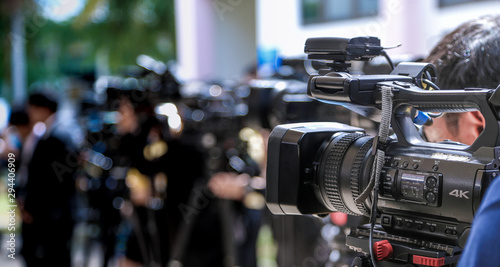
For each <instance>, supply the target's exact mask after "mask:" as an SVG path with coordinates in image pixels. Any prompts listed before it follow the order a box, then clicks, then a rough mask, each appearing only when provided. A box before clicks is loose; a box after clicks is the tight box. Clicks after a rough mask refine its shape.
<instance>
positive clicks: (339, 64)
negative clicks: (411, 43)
mask: <svg viewBox="0 0 500 267" xmlns="http://www.w3.org/2000/svg"><path fill="white" fill-rule="evenodd" d="M382 49H383V48H382V47H381V46H380V40H379V39H378V38H376V37H356V38H352V39H346V38H309V39H308V40H307V41H306V44H305V49H304V51H305V52H306V53H307V54H308V58H309V59H320V60H324V61H326V62H327V63H326V64H324V65H323V66H324V67H326V68H328V69H326V68H324V69H320V70H319V75H312V76H311V77H310V78H309V82H308V89H307V93H308V95H309V96H310V97H312V98H315V99H317V100H319V101H322V102H326V103H329V104H336V105H342V106H344V107H346V108H348V109H350V110H352V111H355V112H357V113H359V114H361V115H363V116H365V117H368V118H371V119H373V120H376V121H380V99H381V96H380V87H381V86H389V87H392V88H393V93H394V98H393V100H394V104H393V116H392V121H391V124H392V127H393V129H394V132H395V133H396V135H397V137H398V142H399V143H400V144H401V145H407V146H409V145H414V146H420V147H432V148H445V149H452V150H460V151H465V152H469V153H475V152H477V151H478V150H480V148H482V147H485V148H489V150H488V149H483V150H482V152H481V153H486V154H484V156H485V157H486V158H490V157H491V151H492V149H491V148H493V147H497V146H500V126H499V117H500V92H499V91H500V90H498V89H476V88H468V89H457V90H432V91H431V90H424V89H422V88H425V82H423V80H424V79H423V74H427V75H429V73H430V76H433V77H435V69H434V66H432V64H428V63H409V62H407V63H400V64H399V65H398V66H397V67H396V69H394V70H393V72H392V73H391V74H389V75H358V76H353V75H350V74H349V73H347V66H349V65H350V63H349V61H351V60H363V61H366V60H369V59H370V58H373V57H375V56H378V55H380V53H381V51H382ZM432 82H434V80H433V79H432ZM499 88H500V87H499ZM412 108H416V109H418V110H420V111H423V112H466V111H473V110H479V111H480V112H481V114H482V115H483V116H484V119H485V127H484V130H483V132H482V133H481V134H480V136H479V137H478V138H477V139H476V141H475V142H474V143H473V144H472V145H471V146H468V147H467V146H461V145H457V144H452V143H450V142H448V143H447V144H446V143H445V144H442V143H441V144H440V143H429V142H425V141H424V140H423V139H422V138H421V136H420V134H419V133H418V131H417V129H416V127H415V125H414V123H413V119H412V118H411V115H410V114H411V109H412ZM479 157H480V155H479Z"/></svg>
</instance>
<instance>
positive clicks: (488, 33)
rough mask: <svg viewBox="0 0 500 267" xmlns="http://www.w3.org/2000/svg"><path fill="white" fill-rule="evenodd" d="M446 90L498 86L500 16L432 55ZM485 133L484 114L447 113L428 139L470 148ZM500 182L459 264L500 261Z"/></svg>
mask: <svg viewBox="0 0 500 267" xmlns="http://www.w3.org/2000/svg"><path fill="white" fill-rule="evenodd" d="M426 61H427V62H430V63H433V64H434V65H435V66H436V69H437V75H438V83H439V84H438V86H439V87H440V88H442V89H461V88H467V87H475V88H496V87H497V86H498V85H499V83H500V64H499V63H500V16H498V15H496V16H484V17H480V18H478V19H474V20H471V21H469V22H466V23H464V24H462V25H460V26H459V27H458V28H457V29H455V30H454V31H452V32H451V33H449V34H447V35H446V36H445V37H444V38H443V39H442V40H441V41H440V42H439V43H438V44H437V46H436V47H435V48H434V49H433V50H432V51H431V53H430V55H429V57H428V58H427V59H426ZM483 129H484V118H483V116H482V115H481V113H480V112H479V111H473V112H464V113H447V114H445V115H444V116H443V117H441V118H437V119H435V120H434V124H433V125H432V126H427V127H424V128H423V134H424V135H425V137H426V138H427V140H428V141H431V142H439V141H443V140H446V139H450V140H453V141H458V142H460V143H464V144H467V145H470V144H472V143H473V142H474V140H476V138H477V137H478V136H479V135H480V134H481V132H482V131H483ZM498 190H500V181H499V180H498V179H496V180H495V181H493V182H492V184H491V185H490V186H489V188H488V190H487V193H486V195H485V196H484V198H483V200H482V202H481V206H480V208H479V210H478V212H477V214H476V216H475V218H474V222H473V224H472V231H471V233H470V236H469V239H468V241H467V245H466V247H465V249H464V253H463V255H462V257H461V260H460V262H459V266H491V265H492V264H495V263H497V262H499V261H500V256H499V255H500V254H499V253H498V252H499V251H500V242H499V241H498V240H499V239H500V232H498V231H495V230H494V229H497V227H498V222H499V221H500V208H499V207H500V205H499V204H500V195H499V194H497V193H496V192H498Z"/></svg>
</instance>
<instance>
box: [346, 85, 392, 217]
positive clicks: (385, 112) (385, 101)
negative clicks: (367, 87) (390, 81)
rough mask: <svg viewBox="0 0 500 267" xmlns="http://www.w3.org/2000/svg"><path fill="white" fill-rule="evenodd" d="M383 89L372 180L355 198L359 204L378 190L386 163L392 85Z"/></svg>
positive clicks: (373, 152) (382, 87) (373, 151)
mask: <svg viewBox="0 0 500 267" xmlns="http://www.w3.org/2000/svg"><path fill="white" fill-rule="evenodd" d="M381 91H382V119H381V120H380V127H379V132H378V136H376V137H375V140H374V142H373V146H372V155H374V156H375V159H374V161H373V167H372V171H371V175H370V182H369V183H368V186H367V187H366V188H365V189H364V190H363V192H362V193H361V194H360V195H359V196H358V197H357V198H356V199H355V201H356V203H358V204H359V203H363V202H364V201H365V200H366V198H368V196H369V195H370V193H371V192H372V191H374V190H377V191H378V187H375V185H376V184H378V183H379V178H380V172H381V171H382V166H383V165H384V159H385V149H386V144H387V139H388V138H389V129H390V125H391V116H392V97H393V94H392V87H389V86H381ZM372 213H373V211H372Z"/></svg>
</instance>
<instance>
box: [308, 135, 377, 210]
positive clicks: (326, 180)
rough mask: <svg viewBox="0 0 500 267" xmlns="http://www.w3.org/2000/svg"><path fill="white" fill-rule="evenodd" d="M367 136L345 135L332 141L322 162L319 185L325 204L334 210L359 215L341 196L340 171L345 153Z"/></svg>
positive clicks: (324, 153) (325, 151) (324, 151)
mask: <svg viewBox="0 0 500 267" xmlns="http://www.w3.org/2000/svg"><path fill="white" fill-rule="evenodd" d="M363 136H367V135H366V134H361V133H343V134H341V135H338V136H334V137H332V138H331V139H330V141H329V143H328V145H327V146H326V148H325V150H323V153H322V154H323V156H322V158H321V160H320V165H319V166H318V167H319V171H318V177H317V179H318V183H319V185H320V188H321V193H322V195H323V199H324V200H326V199H328V201H325V203H326V204H327V205H328V206H329V207H330V208H331V209H334V210H337V211H340V212H343V213H347V214H350V215H359V214H358V213H356V212H354V211H351V210H350V209H349V208H348V207H347V206H346V205H345V204H344V202H343V200H342V195H341V189H340V188H341V184H340V182H341V177H340V169H341V165H342V161H343V158H344V156H345V153H346V152H347V150H348V149H349V147H350V146H351V144H352V143H353V142H355V141H356V140H357V139H359V138H361V137H363Z"/></svg>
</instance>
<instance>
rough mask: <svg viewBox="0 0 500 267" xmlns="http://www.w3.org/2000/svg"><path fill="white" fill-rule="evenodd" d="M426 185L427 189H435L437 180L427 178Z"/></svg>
mask: <svg viewBox="0 0 500 267" xmlns="http://www.w3.org/2000/svg"><path fill="white" fill-rule="evenodd" d="M426 183H427V187H428V188H429V189H432V188H434V187H436V185H437V179H436V178H435V177H434V176H429V177H427V182H426Z"/></svg>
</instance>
